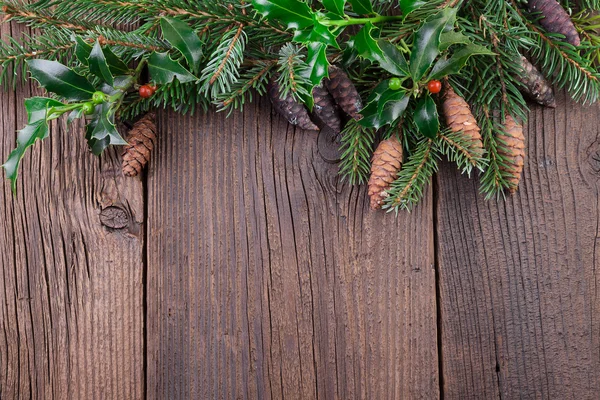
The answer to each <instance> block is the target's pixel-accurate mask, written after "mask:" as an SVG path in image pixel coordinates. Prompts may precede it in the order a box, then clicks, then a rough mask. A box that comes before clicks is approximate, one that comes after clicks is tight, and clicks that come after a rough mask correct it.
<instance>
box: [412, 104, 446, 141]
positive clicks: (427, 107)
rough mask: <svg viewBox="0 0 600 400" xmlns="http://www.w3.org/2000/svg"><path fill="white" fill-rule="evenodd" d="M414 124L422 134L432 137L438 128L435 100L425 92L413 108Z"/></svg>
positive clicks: (435, 134)
mask: <svg viewBox="0 0 600 400" xmlns="http://www.w3.org/2000/svg"><path fill="white" fill-rule="evenodd" d="M415 124H416V125H417V128H419V132H421V133H422V134H423V135H424V136H426V137H428V138H430V139H433V138H435V137H436V136H437V134H438V131H439V130H440V120H439V115H438V112H437V106H436V105H435V101H433V99H432V98H431V95H429V93H427V94H426V95H425V96H423V97H422V98H421V99H420V100H419V102H418V103H417V107H416V109H415Z"/></svg>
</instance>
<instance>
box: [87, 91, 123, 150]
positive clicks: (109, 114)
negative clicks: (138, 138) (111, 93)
mask: <svg viewBox="0 0 600 400" xmlns="http://www.w3.org/2000/svg"><path fill="white" fill-rule="evenodd" d="M86 139H87V140H88V146H89V147H90V149H91V150H92V153H94V154H95V155H100V154H101V153H102V152H103V151H104V149H106V147H108V146H109V145H126V144H127V142H126V141H125V140H124V139H123V138H122V137H121V135H120V134H119V132H118V131H117V127H116V126H115V110H114V108H113V104H110V103H102V104H100V105H98V106H96V112H95V114H94V118H93V119H92V120H91V121H90V123H89V124H88V125H87V126H86Z"/></svg>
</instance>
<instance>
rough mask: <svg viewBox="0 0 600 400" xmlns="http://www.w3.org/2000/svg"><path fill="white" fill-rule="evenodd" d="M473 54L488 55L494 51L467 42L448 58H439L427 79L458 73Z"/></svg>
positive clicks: (491, 54)
mask: <svg viewBox="0 0 600 400" xmlns="http://www.w3.org/2000/svg"><path fill="white" fill-rule="evenodd" d="M474 55H490V56H493V55H494V53H493V52H492V51H490V50H488V49H487V48H486V47H484V46H479V45H476V44H469V45H467V46H464V47H463V48H461V49H460V50H458V51H456V52H455V53H454V54H453V55H452V56H451V57H450V58H441V59H439V60H438V61H437V62H436V63H435V65H434V66H433V68H432V70H431V73H430V75H429V78H428V80H431V79H440V78H443V77H444V76H446V75H452V74H458V73H459V72H460V70H461V69H462V68H463V67H464V66H465V65H466V64H467V61H468V60H469V57H471V56H474Z"/></svg>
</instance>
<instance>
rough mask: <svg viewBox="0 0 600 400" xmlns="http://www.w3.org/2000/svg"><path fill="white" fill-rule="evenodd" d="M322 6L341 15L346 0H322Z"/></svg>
mask: <svg viewBox="0 0 600 400" xmlns="http://www.w3.org/2000/svg"><path fill="white" fill-rule="evenodd" d="M323 6H324V7H325V9H326V10H327V11H331V12H332V13H334V14H337V15H339V16H343V15H344V7H345V6H346V0H323Z"/></svg>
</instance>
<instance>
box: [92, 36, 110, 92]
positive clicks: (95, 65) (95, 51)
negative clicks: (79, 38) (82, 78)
mask: <svg viewBox="0 0 600 400" xmlns="http://www.w3.org/2000/svg"><path fill="white" fill-rule="evenodd" d="M88 63H89V66H90V72H91V73H92V74H94V75H96V76H97V77H98V78H100V79H102V81H104V82H106V83H108V84H109V85H110V86H112V85H114V77H113V75H112V73H111V72H110V69H109V68H108V63H107V62H106V57H104V53H103V52H102V46H100V43H99V42H98V41H96V44H95V45H94V47H93V48H92V51H91V52H90V57H89V58H88Z"/></svg>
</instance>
